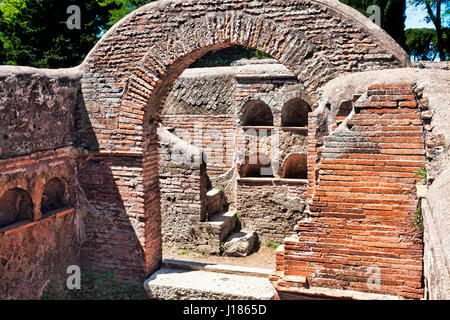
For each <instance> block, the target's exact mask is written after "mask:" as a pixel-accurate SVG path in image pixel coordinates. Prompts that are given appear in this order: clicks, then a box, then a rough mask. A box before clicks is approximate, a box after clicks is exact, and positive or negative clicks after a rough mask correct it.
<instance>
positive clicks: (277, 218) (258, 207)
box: [236, 179, 308, 243]
mask: <svg viewBox="0 0 450 320" xmlns="http://www.w3.org/2000/svg"><path fill="white" fill-rule="evenodd" d="M307 190H308V184H307V182H306V181H289V180H279V179H277V180H274V179H266V180H265V181H261V180H258V179H254V180H252V179H240V180H238V181H237V192H236V194H237V199H236V208H237V212H238V213H239V214H240V219H241V224H242V226H243V227H244V228H246V229H249V230H254V231H256V233H257V235H258V238H259V240H260V241H261V242H262V243H264V242H265V241H271V242H273V243H276V242H278V243H282V242H283V240H284V238H285V237H286V236H287V235H289V234H291V233H292V232H293V226H295V225H296V224H297V222H298V221H299V220H301V219H302V218H304V214H303V211H304V209H305V206H306V199H307Z"/></svg>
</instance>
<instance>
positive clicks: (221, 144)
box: [162, 115, 236, 176]
mask: <svg viewBox="0 0 450 320" xmlns="http://www.w3.org/2000/svg"><path fill="white" fill-rule="evenodd" d="M162 123H163V125H164V126H165V127H166V128H175V132H174V133H175V134H176V135H177V136H178V137H179V138H180V139H182V140H184V141H186V142H188V143H190V144H192V145H194V146H195V147H197V148H199V149H201V150H202V152H203V153H204V154H205V155H206V161H207V165H208V175H209V176H217V175H221V174H224V173H225V172H227V171H228V170H229V169H231V167H232V166H233V161H234V154H235V152H234V150H235V126H236V125H235V121H234V119H233V116H232V115H165V116H163V117H162Z"/></svg>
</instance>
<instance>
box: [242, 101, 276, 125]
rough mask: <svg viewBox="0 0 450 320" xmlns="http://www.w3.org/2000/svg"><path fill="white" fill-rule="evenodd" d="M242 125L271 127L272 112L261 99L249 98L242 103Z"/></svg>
mask: <svg viewBox="0 0 450 320" xmlns="http://www.w3.org/2000/svg"><path fill="white" fill-rule="evenodd" d="M242 125H243V126H245V127H273V114H272V110H270V107H269V106H268V105H267V104H266V103H265V102H264V101H262V100H250V101H248V102H247V103H246V104H245V105H244V113H243V115H242Z"/></svg>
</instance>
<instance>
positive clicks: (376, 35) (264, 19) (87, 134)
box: [77, 0, 410, 273]
mask: <svg viewBox="0 0 450 320" xmlns="http://www.w3.org/2000/svg"><path fill="white" fill-rule="evenodd" d="M149 30H151V31H149ZM131 34H132V36H131ZM231 44H240V45H243V46H250V47H253V48H257V49H260V50H261V51H264V52H266V53H268V54H270V55H271V56H273V57H274V58H275V59H277V60H279V61H280V62H281V63H282V64H283V65H285V66H287V67H288V68H290V70H291V71H292V72H293V73H294V75H295V76H296V77H297V79H298V80H299V81H300V82H301V83H302V85H303V86H304V88H305V91H306V92H307V93H308V94H310V95H314V92H315V91H316V90H317V89H318V88H319V87H320V86H321V85H323V84H324V83H326V82H327V81H329V80H330V79H332V78H334V77H336V76H337V75H339V74H341V73H344V72H349V71H350V72H352V71H363V70H371V69H383V68H395V67H400V66H408V65H409V64H410V62H409V58H408V56H407V55H406V53H405V52H404V51H403V50H402V49H401V48H400V47H399V46H398V45H397V44H396V43H395V42H394V41H393V40H392V39H391V38H390V37H389V36H387V35H386V34H385V33H384V32H383V31H382V30H381V29H380V28H378V27H376V26H375V25H374V24H372V23H370V21H369V20H368V19H367V18H365V17H364V16H363V15H361V14H359V13H358V12H357V11H356V10H353V9H351V8H349V7H347V6H345V5H342V4H340V3H335V2H333V3H331V2H329V1H325V0H314V1H309V0H295V1H290V2H280V1H278V0H270V1H259V0H258V1H253V2H251V3H250V2H248V1H246V0H227V1H225V2H224V1H215V0H214V1H210V0H208V1H203V0H195V1H180V0H173V1H172V0H170V1H157V2H154V3H151V4H148V5H145V6H143V7H141V8H139V9H138V10H136V11H135V12H133V13H132V14H130V15H128V16H127V17H126V18H124V19H123V20H121V21H120V23H118V24H116V25H115V26H114V27H112V28H111V29H110V30H109V31H108V32H107V33H106V34H105V35H104V37H102V39H101V40H100V41H99V42H98V44H97V45H96V46H95V48H94V49H93V50H92V51H91V52H90V54H89V55H88V56H87V58H86V59H85V61H84V62H83V64H82V65H81V66H80V70H81V72H82V80H81V83H82V94H83V101H82V107H81V112H80V114H81V115H82V116H81V117H80V118H78V119H77V128H80V129H81V130H82V131H81V132H80V134H78V138H79V140H78V141H77V143H78V145H80V146H88V148H89V149H90V150H99V151H106V152H117V153H125V154H126V153H133V154H134V153H137V154H142V156H143V158H142V164H143V165H142V169H143V170H142V173H141V176H140V177H139V180H141V181H142V183H143V186H144V190H143V196H142V197H140V198H139V202H140V203H144V209H143V210H144V217H145V218H141V220H140V221H142V224H143V226H142V228H139V229H137V230H136V232H137V234H136V237H137V238H145V241H144V242H145V247H143V248H142V249H143V251H144V254H145V261H146V271H147V273H150V272H152V271H154V270H155V269H156V268H157V267H158V266H159V261H160V256H161V254H160V252H161V241H160V239H161V234H160V221H161V219H160V211H159V209H158V208H159V204H158V201H159V189H158V172H159V169H158V151H157V146H158V137H157V135H156V126H157V122H158V119H159V116H160V110H161V109H162V107H163V106H164V103H165V101H166V97H167V96H168V94H169V92H170V90H171V87H172V85H173V83H174V82H175V80H176V79H177V77H178V76H179V75H180V74H181V73H182V72H183V71H184V69H185V68H186V67H187V66H189V65H190V64H191V63H192V62H193V61H195V60H196V59H198V58H200V57H201V56H203V55H204V54H205V53H207V52H208V51H211V50H216V49H221V48H225V47H228V46H230V45H231ZM313 98H314V97H313ZM119 195H120V196H121V197H125V196H126V195H122V194H121V191H120V190H119ZM98 209H99V211H101V212H105V211H107V208H106V210H104V209H103V208H102V207H99V208H98ZM126 215H130V216H133V213H132V212H128V211H127V212H126ZM131 219H133V218H131ZM96 228H102V226H101V225H100V226H97V227H96ZM144 231H145V233H144ZM110 237H111V239H110V240H109V241H110V242H118V241H117V239H115V237H116V235H115V234H114V233H110ZM118 256H120V255H118ZM103 259H104V256H103V254H102V252H98V255H97V257H96V260H97V261H101V260H103ZM114 264H115V265H116V266H117V268H120V264H121V261H120V259H117V260H116V261H115V262H114Z"/></svg>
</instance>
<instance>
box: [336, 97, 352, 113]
mask: <svg viewBox="0 0 450 320" xmlns="http://www.w3.org/2000/svg"><path fill="white" fill-rule="evenodd" d="M352 110H353V104H352V102H351V101H350V100H345V101H342V102H341V104H340V105H339V109H338V112H337V113H336V117H347V116H348V115H349V114H350V113H351V112H352Z"/></svg>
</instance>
